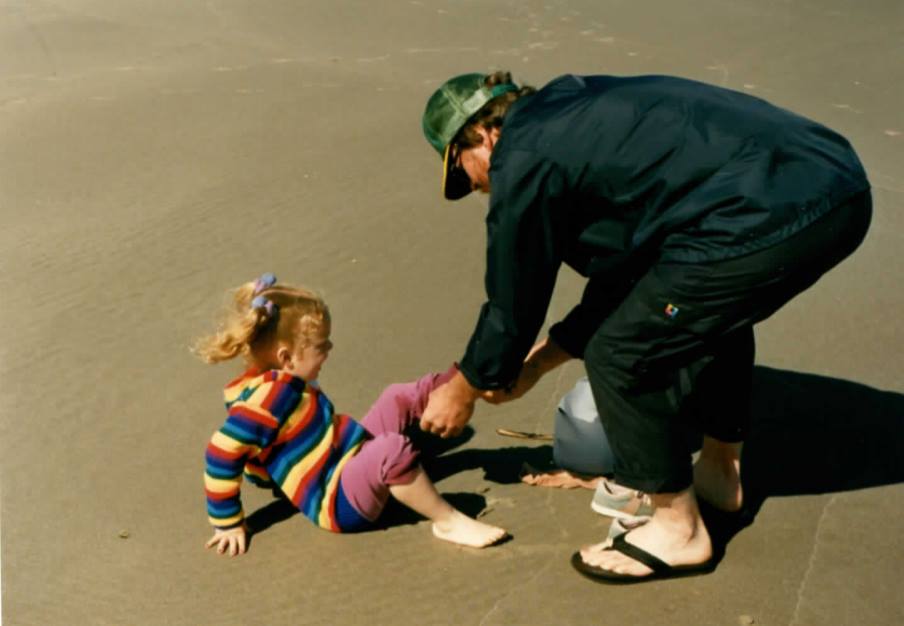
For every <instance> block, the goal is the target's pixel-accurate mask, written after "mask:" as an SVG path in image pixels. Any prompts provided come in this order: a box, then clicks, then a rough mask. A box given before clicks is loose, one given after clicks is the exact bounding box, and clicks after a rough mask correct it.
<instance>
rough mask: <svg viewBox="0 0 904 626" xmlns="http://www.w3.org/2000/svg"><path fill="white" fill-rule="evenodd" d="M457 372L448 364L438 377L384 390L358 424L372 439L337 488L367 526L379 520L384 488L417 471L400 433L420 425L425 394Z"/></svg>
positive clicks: (410, 477)
mask: <svg viewBox="0 0 904 626" xmlns="http://www.w3.org/2000/svg"><path fill="white" fill-rule="evenodd" d="M457 371H458V368H457V367H456V366H454V365H453V366H452V367H450V368H449V369H448V370H446V371H445V372H444V373H442V374H436V373H434V374H427V375H426V376H422V377H420V378H419V379H417V380H416V381H414V382H410V383H396V384H393V385H390V386H388V387H387V388H386V389H384V390H383V393H382V394H380V397H379V398H378V399H377V401H376V402H375V403H374V405H373V406H372V407H371V408H370V410H369V411H368V412H367V414H366V415H365V416H364V418H363V419H362V420H361V424H362V425H363V426H364V428H366V429H367V431H368V432H369V433H370V434H371V435H372V438H370V439H368V440H367V441H365V442H364V444H363V445H362V446H361V449H360V450H358V453H357V454H356V455H355V456H353V457H352V458H351V459H350V460H349V462H348V463H346V465H345V467H344V468H342V475H341V476H340V477H339V488H340V489H342V492H343V494H344V495H345V498H346V499H347V500H348V502H349V503H350V504H351V505H352V506H353V507H354V508H355V510H356V511H358V513H360V514H361V515H362V516H363V517H365V518H366V519H367V520H369V521H371V522H373V521H375V520H376V519H377V518H378V517H379V516H380V513H381V512H382V511H383V507H385V506H386V501H387V500H388V499H389V486H390V485H406V484H408V483H410V482H411V481H412V480H414V476H415V473H416V472H417V470H418V468H419V467H420V465H419V463H418V451H417V450H415V449H414V447H413V445H412V443H411V440H410V439H409V438H408V437H406V436H405V435H404V434H403V432H404V431H405V429H406V428H408V427H409V426H411V425H412V424H415V423H416V422H418V421H419V420H420V418H421V415H423V413H424V409H425V408H426V407H427V398H428V396H429V395H430V392H431V391H433V390H434V389H436V388H437V387H439V386H440V385H442V384H443V383H445V382H446V381H448V380H449V379H450V378H452V376H453V375H454V374H455V372H457Z"/></svg>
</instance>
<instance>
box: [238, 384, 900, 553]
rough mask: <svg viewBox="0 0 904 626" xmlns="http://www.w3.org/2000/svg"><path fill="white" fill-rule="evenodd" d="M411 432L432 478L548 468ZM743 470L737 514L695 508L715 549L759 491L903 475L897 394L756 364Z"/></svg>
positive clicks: (513, 476) (257, 516)
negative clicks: (741, 498)
mask: <svg viewBox="0 0 904 626" xmlns="http://www.w3.org/2000/svg"><path fill="white" fill-rule="evenodd" d="M550 422H552V416H550ZM551 427H552V423H550V428H551ZM410 434H411V436H412V437H413V438H414V439H415V443H416V444H417V445H419V446H420V448H421V449H422V450H424V455H423V462H424V467H425V469H426V471H427V473H428V474H429V475H430V477H431V478H432V479H433V481H434V482H436V481H439V480H442V479H443V478H446V477H448V476H450V475H452V474H455V473H457V472H461V471H465V470H470V469H476V468H482V469H483V470H484V477H485V478H486V480H488V481H492V482H496V483H504V484H508V483H515V482H518V481H519V480H520V470H521V466H522V464H523V463H525V462H527V463H529V464H530V465H532V466H534V467H536V468H539V469H544V468H551V467H553V459H552V447H551V446H549V445H541V446H519V447H508V448H496V449H466V450H459V451H456V452H452V453H451V454H445V453H447V452H449V451H450V450H453V449H454V448H456V447H458V446H460V445H462V444H463V443H465V442H467V441H468V440H469V439H470V438H471V436H473V431H472V430H470V429H466V430H465V432H464V433H463V434H462V435H461V436H460V437H458V438H455V439H450V440H441V439H437V438H435V437H431V436H429V435H425V434H424V433H421V432H420V431H417V430H415V431H412V432H411V433H410ZM741 474H742V475H741V483H742V485H743V489H744V498H745V506H744V509H743V510H742V511H741V512H740V513H737V514H725V513H721V512H719V511H716V510H714V509H711V508H710V507H701V508H702V510H703V515H704V520H705V522H706V525H707V529H708V530H709V531H710V534H711V536H712V538H713V541H714V544H715V545H716V548H717V550H724V547H725V546H726V545H727V543H728V542H729V541H730V540H731V538H732V537H734V535H735V534H736V533H737V532H739V531H740V530H742V529H743V528H744V527H746V526H748V525H750V524H751V523H752V522H753V519H754V518H755V517H756V514H757V513H758V512H759V510H760V508H761V507H762V505H763V502H764V501H765V500H766V498H769V497H774V496H790V495H804V494H821V493H827V492H838V491H851V490H855V489H863V488H867V487H877V486H881V485H891V484H897V483H901V482H904V395H902V394H899V393H895V392H890V391H881V390H877V389H873V388H871V387H868V386H866V385H862V384H859V383H854V382H850V381H845V380H840V379H836V378H829V377H825V376H817V375H813V374H801V373H798V372H791V371H786V370H777V369H772V368H768V367H757V368H755V370H754V381H753V397H752V406H751V424H750V430H749V433H748V436H747V440H746V442H745V445H744V451H743V458H742V463H741ZM444 496H445V497H446V498H447V499H449V501H450V502H451V503H452V504H453V506H455V507H456V508H459V509H460V510H462V511H463V512H464V513H466V514H468V515H470V516H472V517H474V516H477V515H478V514H479V513H480V512H481V511H482V510H483V509H484V507H485V506H486V501H485V498H484V497H483V496H482V495H480V494H469V493H461V494H444ZM390 502H392V501H390ZM295 513H297V511H296V510H295V509H294V507H292V505H291V504H290V503H288V502H287V501H285V500H276V501H274V502H272V503H270V504H268V505H266V506H264V507H263V508H261V509H259V510H257V511H255V512H254V513H253V514H251V515H250V516H249V517H248V520H247V523H248V525H249V527H250V528H251V529H252V534H253V533H255V532H260V531H261V530H264V529H266V528H268V527H269V526H271V525H272V524H274V523H277V522H279V521H282V520H284V519H287V518H288V517H290V516H292V515H294V514H295ZM421 519H422V518H421V517H419V516H418V515H417V514H415V513H413V512H411V511H409V510H407V509H406V508H405V507H403V506H401V505H398V504H390V505H389V506H387V510H386V511H385V512H384V515H383V516H382V517H381V519H380V526H382V527H386V526H393V525H398V524H408V523H416V522H417V521H420V520H421Z"/></svg>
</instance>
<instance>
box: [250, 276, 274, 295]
mask: <svg viewBox="0 0 904 626" xmlns="http://www.w3.org/2000/svg"><path fill="white" fill-rule="evenodd" d="M275 284H276V276H274V275H273V272H266V273H264V274H261V276H260V278H258V279H257V280H256V281H254V293H260V292H262V291H263V290H264V289H268V288H270V287H272V286H273V285H275Z"/></svg>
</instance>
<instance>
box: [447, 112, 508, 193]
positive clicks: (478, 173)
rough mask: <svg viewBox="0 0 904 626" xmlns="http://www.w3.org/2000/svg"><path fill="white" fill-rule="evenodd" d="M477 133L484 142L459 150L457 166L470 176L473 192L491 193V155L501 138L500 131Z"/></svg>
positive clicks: (480, 130) (482, 129)
mask: <svg viewBox="0 0 904 626" xmlns="http://www.w3.org/2000/svg"><path fill="white" fill-rule="evenodd" d="M477 132H478V133H480V136H481V138H482V139H483V142H482V143H481V144H480V145H478V146H474V147H473V148H465V149H463V150H459V151H458V153H457V154H456V155H455V158H456V164H457V166H458V167H460V168H462V169H463V170H464V171H465V172H466V173H467V174H468V178H470V179H471V189H472V190H474V191H482V192H483V193H490V155H492V154H493V147H494V146H495V145H496V139H498V138H499V130H498V129H495V128H494V129H493V130H492V131H487V130H486V129H485V128H478V129H477Z"/></svg>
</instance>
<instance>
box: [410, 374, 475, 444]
mask: <svg viewBox="0 0 904 626" xmlns="http://www.w3.org/2000/svg"><path fill="white" fill-rule="evenodd" d="M479 395H480V392H479V391H478V390H477V389H475V388H474V387H472V386H471V384H470V383H469V382H468V381H467V379H466V378H465V377H464V376H463V375H462V373H461V372H456V373H455V375H454V376H453V377H452V378H451V379H449V382H447V383H445V384H443V385H440V386H439V387H437V388H436V389H434V390H433V391H432V392H431V393H430V397H429V398H428V399H427V408H426V409H424V414H423V415H422V416H421V430H423V431H426V432H428V433H433V434H434V435H439V436H440V437H442V438H443V439H447V438H449V437H454V436H455V435H458V434H459V433H461V431H462V429H463V428H464V427H465V424H467V423H468V421H470V419H471V415H472V414H473V413H474V402H475V401H476V400H477V398H478V397H479Z"/></svg>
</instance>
